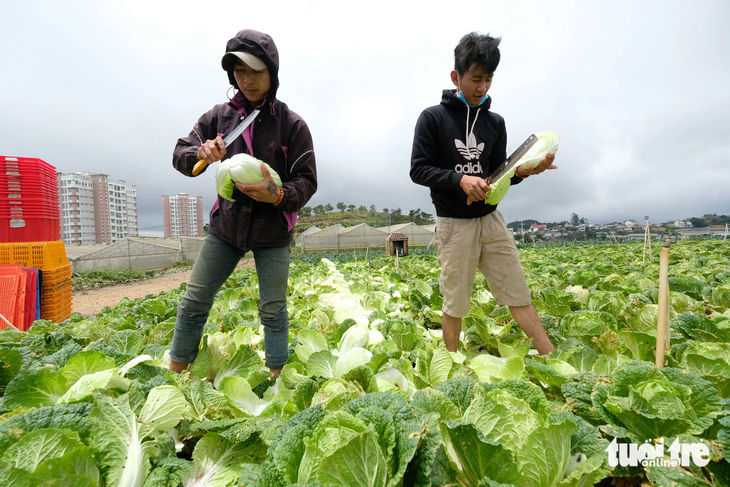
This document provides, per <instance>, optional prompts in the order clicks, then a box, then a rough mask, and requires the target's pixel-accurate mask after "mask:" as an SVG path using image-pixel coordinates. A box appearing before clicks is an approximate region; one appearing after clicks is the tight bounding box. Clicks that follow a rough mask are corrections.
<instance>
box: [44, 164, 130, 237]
mask: <svg viewBox="0 0 730 487" xmlns="http://www.w3.org/2000/svg"><path fill="white" fill-rule="evenodd" d="M56 178H57V181H58V195H59V198H60V211H61V215H60V216H61V219H60V232H59V233H60V235H59V237H60V239H61V240H63V242H64V243H66V244H69V245H74V244H76V245H89V244H112V243H116V242H118V241H120V240H122V239H123V238H126V237H130V236H137V235H138V234H139V225H138V223H137V221H138V220H137V188H136V187H135V186H133V185H128V184H127V183H126V182H125V181H121V180H120V181H117V180H113V179H109V176H107V175H106V174H91V173H88V172H76V173H69V174H63V173H57V176H56Z"/></svg>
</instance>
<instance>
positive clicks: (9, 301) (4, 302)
mask: <svg viewBox="0 0 730 487" xmlns="http://www.w3.org/2000/svg"><path fill="white" fill-rule="evenodd" d="M0 267H3V266H0ZM19 280H20V276H19V275H18V273H17V272H13V273H12V274H11V273H7V274H6V273H0V314H2V315H3V317H5V319H6V320H8V321H9V322H10V323H13V326H15V309H16V306H17V304H18V281H19ZM5 328H9V326H8V324H7V323H5V320H3V319H0V330H3V329H5Z"/></svg>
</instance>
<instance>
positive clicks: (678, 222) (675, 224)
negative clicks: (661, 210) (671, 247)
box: [672, 220, 692, 228]
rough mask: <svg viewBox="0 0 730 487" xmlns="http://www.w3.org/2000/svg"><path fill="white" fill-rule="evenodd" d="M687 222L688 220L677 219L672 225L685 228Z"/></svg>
mask: <svg viewBox="0 0 730 487" xmlns="http://www.w3.org/2000/svg"><path fill="white" fill-rule="evenodd" d="M687 223H689V222H686V221H684V220H677V221H676V222H674V223H673V224H672V226H674V227H676V228H687ZM689 226H690V227H691V226H692V224H691V223H690V224H689Z"/></svg>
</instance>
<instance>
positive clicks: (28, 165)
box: [0, 156, 56, 177]
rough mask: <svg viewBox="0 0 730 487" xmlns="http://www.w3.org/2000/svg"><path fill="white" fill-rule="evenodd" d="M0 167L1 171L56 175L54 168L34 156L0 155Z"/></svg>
mask: <svg viewBox="0 0 730 487" xmlns="http://www.w3.org/2000/svg"><path fill="white" fill-rule="evenodd" d="M0 169H2V170H3V171H2V172H3V173H5V172H9V173H13V172H29V173H46V174H53V175H54V177H55V175H56V168H55V167H54V166H52V165H50V164H48V163H47V162H46V161H44V160H42V159H38V158H36V157H12V156H0Z"/></svg>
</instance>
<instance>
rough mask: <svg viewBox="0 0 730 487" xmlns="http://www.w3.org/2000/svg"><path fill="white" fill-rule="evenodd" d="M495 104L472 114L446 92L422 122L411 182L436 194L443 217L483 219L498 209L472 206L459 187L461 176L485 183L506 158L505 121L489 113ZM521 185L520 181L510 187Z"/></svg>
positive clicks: (481, 204)
mask: <svg viewBox="0 0 730 487" xmlns="http://www.w3.org/2000/svg"><path fill="white" fill-rule="evenodd" d="M491 103H492V99H491V97H490V98H488V99H487V100H486V101H485V102H484V103H483V104H482V105H481V106H479V107H476V108H470V107H467V106H466V105H465V104H464V103H463V102H462V101H461V100H459V99H458V98H457V97H456V90H444V92H443V95H442V98H441V104H440V105H436V106H433V107H429V108H427V109H425V110H424V111H423V113H421V116H420V117H419V118H418V122H417V123H416V130H415V134H414V137H413V150H412V151H411V179H412V180H413V182H414V183H416V184H421V185H423V186H428V187H429V188H431V200H432V201H433V204H434V205H435V206H436V215H438V216H442V217H451V218H478V217H482V216H485V215H488V214H489V213H491V212H493V211H494V210H495V209H496V208H497V206H496V205H488V204H485V203H484V202H483V201H477V202H476V203H472V204H471V205H469V206H467V204H466V199H467V196H466V193H464V191H463V190H462V189H461V187H460V186H459V182H460V181H461V177H462V175H469V176H479V177H481V178H486V177H487V176H489V175H490V174H491V173H492V172H493V171H494V170H495V168H497V167H499V166H500V165H501V164H502V163H504V161H505V159H506V157H507V131H506V129H505V127H504V119H503V118H502V117H501V116H500V115H498V114H496V113H494V112H491V111H489V107H490V105H491ZM467 122H468V125H467ZM520 181H522V180H521V179H520V178H518V177H517V176H515V177H513V178H512V181H511V182H512V184H517V183H519V182H520Z"/></svg>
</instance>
